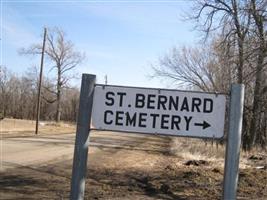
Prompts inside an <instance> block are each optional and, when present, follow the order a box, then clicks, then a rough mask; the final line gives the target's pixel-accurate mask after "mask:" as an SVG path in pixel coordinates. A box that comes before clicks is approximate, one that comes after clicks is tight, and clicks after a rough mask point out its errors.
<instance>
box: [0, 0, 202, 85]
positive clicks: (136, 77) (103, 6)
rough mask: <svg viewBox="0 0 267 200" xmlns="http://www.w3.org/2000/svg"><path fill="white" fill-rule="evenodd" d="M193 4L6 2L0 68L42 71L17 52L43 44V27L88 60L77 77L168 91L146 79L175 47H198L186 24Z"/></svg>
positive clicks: (165, 2)
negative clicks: (91, 76)
mask: <svg viewBox="0 0 267 200" xmlns="http://www.w3.org/2000/svg"><path fill="white" fill-rule="evenodd" d="M190 2H191V1H185V0H184V1H183V0H178V1H134V0H133V1H37V0H36V1H30V0H28V1H25V0H21V1H12V0H9V1H5V0H2V1H1V39H2V40H1V42H2V50H1V64H2V65H4V66H6V67H7V68H8V69H10V70H11V71H13V72H15V73H17V74H23V73H24V72H25V71H26V70H27V68H28V67H31V66H33V65H36V66H39V63H40V58H39V57H38V58H36V59H32V58H30V57H25V56H20V55H18V49H19V48H21V47H28V46H29V45H30V44H32V43H40V42H41V41H42V34H43V27H44V26H46V27H54V26H58V27H60V28H62V29H63V30H64V31H65V32H66V34H67V38H68V39H69V40H71V41H72V42H73V43H74V44H75V48H76V50H79V51H81V52H85V54H86V60H85V61H84V62H83V63H82V64H81V65H80V66H78V67H77V68H76V69H75V72H74V73H76V74H77V73H78V74H81V73H92V74H96V75H97V80H98V83H104V76H105V75H107V76H108V83H109V84H114V85H129V86H139V87H142V86H144V87H161V88H163V87H169V86H170V85H168V84H167V83H164V82H161V81H160V80H157V79H153V80H151V79H150V78H148V76H149V75H150V74H151V73H152V69H151V64H155V63H157V61H158V58H159V57H160V56H163V55H164V54H165V53H166V52H168V51H169V49H170V48H171V47H173V46H174V45H175V46H178V47H179V46H183V45H193V44H194V43H196V42H197V41H198V39H199V38H198V37H197V36H198V33H197V32H195V31H193V27H194V26H193V24H191V22H189V21H185V20H183V19H182V15H183V14H184V13H185V12H190ZM49 67H50V66H49V64H46V65H45V73H46V74H47V73H48V71H49Z"/></svg>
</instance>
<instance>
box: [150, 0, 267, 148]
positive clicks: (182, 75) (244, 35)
mask: <svg viewBox="0 0 267 200" xmlns="http://www.w3.org/2000/svg"><path fill="white" fill-rule="evenodd" d="M193 10H194V12H193V13H194V15H190V17H189V20H193V21H195V23H196V28H198V29H199V30H200V31H201V32H202V33H204V38H203V40H204V42H203V43H202V44H203V45H199V46H194V47H183V48H173V49H172V50H171V51H170V52H169V53H167V54H166V55H165V56H164V57H162V58H160V59H159V64H158V65H157V66H154V72H155V73H154V76H155V77H160V78H165V79H167V80H172V81H173V82H174V83H175V84H177V86H186V87H190V88H194V89H198V90H202V91H209V92H211V91H213V92H224V93H228V92H229V90H230V85H231V84H232V83H243V84H245V88H246V91H245V108H244V120H243V135H242V138H243V144H242V145H243V148H244V149H246V150H249V149H251V148H252V147H254V146H261V147H263V148H266V146H267V2H266V1H263V0H244V1H238V0H231V1H228V0H197V1H195V4H194V8H193Z"/></svg>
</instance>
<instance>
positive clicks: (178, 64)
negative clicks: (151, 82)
mask: <svg viewBox="0 0 267 200" xmlns="http://www.w3.org/2000/svg"><path fill="white" fill-rule="evenodd" d="M210 53H211V52H210V51H207V50H206V51H204V50H203V48H197V47H196V48H187V47H184V48H181V49H177V48H173V49H172V50H171V52H170V53H169V54H167V55H165V56H164V57H163V58H161V59H160V60H159V66H154V67H153V69H154V72H155V73H154V75H153V76H154V77H162V78H167V79H169V80H172V81H173V82H175V83H176V84H177V85H180V86H181V85H182V86H189V87H190V86H191V87H195V88H196V89H199V90H202V91H217V90H218V88H217V86H216V84H215V80H214V73H215V71H214V70H216V69H215V68H214V67H212V66H213V65H214V62H216V61H215V60H214V59H213V58H214V57H212V56H211V55H210Z"/></svg>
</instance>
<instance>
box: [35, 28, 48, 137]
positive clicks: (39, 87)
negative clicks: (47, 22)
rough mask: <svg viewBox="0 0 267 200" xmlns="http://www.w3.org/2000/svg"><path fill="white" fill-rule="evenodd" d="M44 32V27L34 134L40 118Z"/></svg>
mask: <svg viewBox="0 0 267 200" xmlns="http://www.w3.org/2000/svg"><path fill="white" fill-rule="evenodd" d="M46 32H47V30H46V28H44V39H43V48H42V57H41V67H40V76H39V84H38V98H37V111H36V126H35V134H36V135H37V134H38V127H39V118H40V104H41V88H42V77H43V65H44V52H45V40H46Z"/></svg>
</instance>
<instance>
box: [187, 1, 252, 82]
mask: <svg viewBox="0 0 267 200" xmlns="http://www.w3.org/2000/svg"><path fill="white" fill-rule="evenodd" d="M247 7H248V2H247V0H244V1H238V0H231V1H227V0H197V1H196V4H195V7H194V10H195V11H196V13H197V14H196V15H194V16H191V19H194V20H196V22H197V27H198V28H200V30H201V31H203V32H204V33H205V37H206V38H208V36H209V35H210V33H211V32H216V31H217V33H219V34H220V35H221V37H222V43H223V44H226V43H228V44H229V46H231V47H234V48H236V49H237V50H236V51H237V60H236V69H237V82H238V83H243V68H244V60H245V52H244V51H245V49H244V43H245V39H246V37H247V35H248V30H249V25H250V21H251V19H250V18H251V15H249V14H248V13H247V12H246V8H247Z"/></svg>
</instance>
